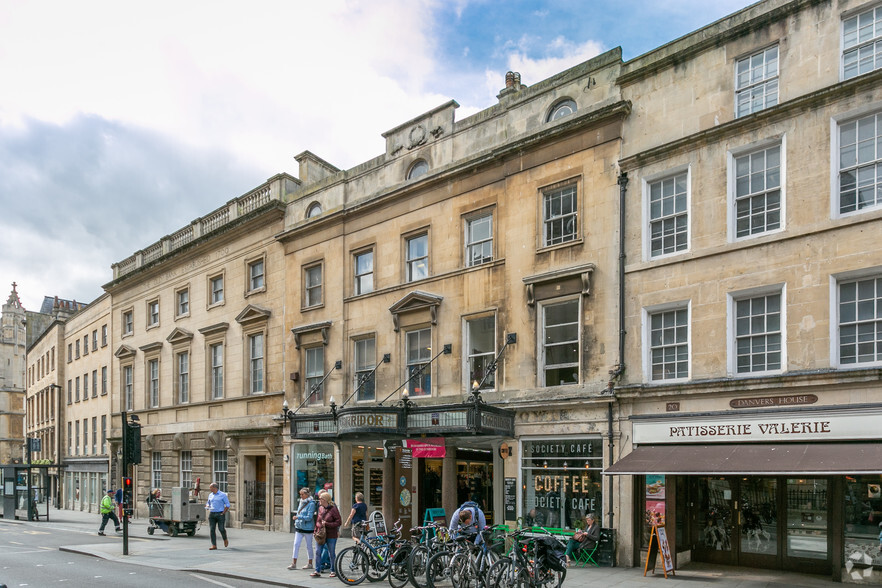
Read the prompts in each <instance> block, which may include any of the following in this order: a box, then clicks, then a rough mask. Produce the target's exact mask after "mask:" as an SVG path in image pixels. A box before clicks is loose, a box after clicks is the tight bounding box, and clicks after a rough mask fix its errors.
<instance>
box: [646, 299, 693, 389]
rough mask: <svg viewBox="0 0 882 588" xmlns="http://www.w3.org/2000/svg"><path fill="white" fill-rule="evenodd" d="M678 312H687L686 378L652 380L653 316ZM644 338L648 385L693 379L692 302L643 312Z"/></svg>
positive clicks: (683, 302)
mask: <svg viewBox="0 0 882 588" xmlns="http://www.w3.org/2000/svg"><path fill="white" fill-rule="evenodd" d="M677 310H685V311H686V362H687V367H686V372H687V375H686V377H685V378H669V379H661V380H653V379H652V351H653V348H652V323H651V319H652V316H653V315H655V314H659V313H665V312H672V311H677ZM641 331H642V338H643V381H644V382H645V383H647V384H655V385H662V386H664V385H668V384H675V383H678V382H687V381H689V380H690V379H691V378H692V302H691V301H690V300H680V301H677V302H669V303H665V304H658V305H655V306H648V307H645V308H644V309H643V310H642V329H641Z"/></svg>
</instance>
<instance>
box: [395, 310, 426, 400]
mask: <svg viewBox="0 0 882 588" xmlns="http://www.w3.org/2000/svg"><path fill="white" fill-rule="evenodd" d="M432 336H433V333H432V327H430V326H421V327H414V328H412V329H410V330H408V331H405V332H404V337H403V338H402V339H403V343H404V364H405V365H404V378H405V379H406V380H407V387H406V389H407V393H408V394H409V395H410V397H411V398H417V397H424V396H431V395H432V385H433V382H432V380H433V379H434V378H433V377H432V375H433V374H432V371H433V370H432V363H431V362H432ZM413 337H417V338H418V340H417V343H418V344H424V343H428V345H422V346H421V347H420V348H419V349H420V353H419V355H418V356H417V357H416V358H411V356H410V343H411V339H412V338H413ZM426 337H427V338H428V341H426ZM426 351H427V353H426ZM426 364H428V367H427V368H426V369H424V370H423V372H422V374H421V376H420V377H419V378H411V377H410V376H411V373H412V370H415V369H417V367H418V366H421V365H426ZM423 378H428V381H429V389H428V390H425V389H424V388H422V387H420V388H417V387H416V385H415V383H416V382H419V381H420V380H421V379H423Z"/></svg>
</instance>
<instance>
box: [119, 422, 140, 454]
mask: <svg viewBox="0 0 882 588" xmlns="http://www.w3.org/2000/svg"><path fill="white" fill-rule="evenodd" d="M123 435H125V437H126V438H125V442H126V445H125V447H126V456H125V457H126V462H127V463H129V464H139V463H141V423H127V422H125V421H123Z"/></svg>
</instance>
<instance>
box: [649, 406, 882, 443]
mask: <svg viewBox="0 0 882 588" xmlns="http://www.w3.org/2000/svg"><path fill="white" fill-rule="evenodd" d="M880 418H882V411H880V410H879V409H875V410H868V409H863V410H859V409H855V410H847V409H835V408H834V409H830V408H829V407H828V408H827V409H826V410H809V411H800V412H763V413H758V414H756V415H744V414H741V415H737V416H735V415H733V416H726V415H716V414H709V415H701V416H686V415H682V416H681V417H680V418H676V419H672V418H659V419H654V418H648V419H645V420H644V419H635V420H634V431H633V432H634V444H635V445H640V444H658V443H746V442H757V443H768V442H780V441H814V442H824V441H843V440H860V439H878V438H879V437H880V433H879V422H880Z"/></svg>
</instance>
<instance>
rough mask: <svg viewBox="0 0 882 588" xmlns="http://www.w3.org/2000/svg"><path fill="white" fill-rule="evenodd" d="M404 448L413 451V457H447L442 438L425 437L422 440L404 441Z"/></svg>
mask: <svg viewBox="0 0 882 588" xmlns="http://www.w3.org/2000/svg"><path fill="white" fill-rule="evenodd" d="M404 446H405V447H409V448H410V449H411V450H413V456H414V457H422V458H425V457H428V458H430V459H434V458H440V457H444V456H445V455H447V447H445V446H444V437H426V438H424V439H405V441H404Z"/></svg>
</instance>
